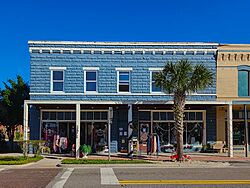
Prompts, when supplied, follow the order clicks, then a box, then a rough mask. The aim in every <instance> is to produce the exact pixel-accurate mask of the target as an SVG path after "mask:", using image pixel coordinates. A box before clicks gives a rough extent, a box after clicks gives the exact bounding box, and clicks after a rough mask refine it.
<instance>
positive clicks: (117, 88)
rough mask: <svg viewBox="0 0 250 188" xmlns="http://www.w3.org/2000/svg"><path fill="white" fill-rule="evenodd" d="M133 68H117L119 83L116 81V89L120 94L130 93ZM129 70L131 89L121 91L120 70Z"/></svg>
mask: <svg viewBox="0 0 250 188" xmlns="http://www.w3.org/2000/svg"><path fill="white" fill-rule="evenodd" d="M132 70H133V69H132V68H116V71H117V83H116V91H117V93H118V94H121V93H122V94H130V93H131V71H132ZM123 71H124V72H129V91H128V92H127V91H125V92H123V91H119V83H120V72H123Z"/></svg>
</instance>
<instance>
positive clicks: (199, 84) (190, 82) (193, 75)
mask: <svg viewBox="0 0 250 188" xmlns="http://www.w3.org/2000/svg"><path fill="white" fill-rule="evenodd" d="M154 78H155V83H156V85H157V86H158V87H161V88H162V89H163V91H164V92H165V93H173V95H174V105H173V112H174V119H175V128H176V135H177V136H176V141H177V155H178V161H181V160H182V159H183V117H184V109H185V103H186V98H187V95H189V94H190V93H193V92H197V91H198V90H203V89H205V88H206V87H208V86H211V85H212V82H213V73H212V72H210V71H209V70H208V69H207V68H206V67H205V66H204V65H201V64H198V65H196V66H194V67H193V66H192V65H191V64H190V63H189V62H188V61H187V60H180V61H178V62H177V63H172V62H169V63H167V64H166V65H165V67H164V69H163V70H162V71H160V72H159V73H158V74H156V75H155V77H154Z"/></svg>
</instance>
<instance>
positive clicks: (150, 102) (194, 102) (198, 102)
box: [24, 100, 232, 105]
mask: <svg viewBox="0 0 250 188" xmlns="http://www.w3.org/2000/svg"><path fill="white" fill-rule="evenodd" d="M24 104H28V105H32V104H128V102H127V101H126V102H123V101H94V100H89V101H82V100H81V101H73V100H72V101H69V100H65V101H62V100H25V101H24ZM129 104H173V101H172V100H169V101H135V102H133V103H132V102H130V103H129ZM186 104H203V105H206V104H214V105H216V104H217V105H225V104H230V105H232V101H186Z"/></svg>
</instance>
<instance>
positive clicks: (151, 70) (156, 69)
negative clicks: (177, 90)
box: [148, 68, 164, 94]
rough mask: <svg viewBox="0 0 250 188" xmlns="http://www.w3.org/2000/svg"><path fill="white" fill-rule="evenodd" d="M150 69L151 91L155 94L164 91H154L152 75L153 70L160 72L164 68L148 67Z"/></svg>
mask: <svg viewBox="0 0 250 188" xmlns="http://www.w3.org/2000/svg"><path fill="white" fill-rule="evenodd" d="M148 70H149V71H150V76H149V79H150V80H149V82H150V93H152V94H155V93H164V92H163V91H152V88H153V87H152V76H153V72H159V71H162V70H163V68H149V69H148Z"/></svg>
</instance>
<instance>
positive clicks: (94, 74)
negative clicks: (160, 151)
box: [24, 41, 232, 157]
mask: <svg viewBox="0 0 250 188" xmlns="http://www.w3.org/2000/svg"><path fill="white" fill-rule="evenodd" d="M217 48H218V44H217V43H167V42H162V43H161V42H68V41H29V51H30V100H29V101H25V104H24V125H25V128H26V129H25V130H26V132H25V138H24V139H28V133H27V127H28V125H29V126H30V139H42V140H46V141H47V145H48V146H49V147H51V148H52V149H53V147H54V146H55V140H56V139H58V137H63V138H66V139H67V140H68V144H67V145H68V146H67V148H68V150H67V151H69V150H70V149H71V147H72V145H73V144H76V148H77V151H78V148H79V146H80V145H82V144H88V145H91V146H92V148H93V150H94V151H100V150H103V149H104V148H105V146H107V142H108V138H110V140H111V141H113V142H114V141H116V142H117V143H118V146H117V149H118V151H122V150H126V149H127V138H128V137H129V136H130V135H131V134H132V135H133V136H135V137H137V138H138V140H139V142H140V144H141V149H142V150H143V148H144V147H143V146H145V144H146V140H147V135H149V134H156V135H158V136H159V138H160V144H161V147H164V146H165V145H170V144H174V143H175V142H176V140H175V128H174V118H173V112H172V110H171V108H172V104H173V95H172V94H166V93H163V92H162V91H161V88H158V87H156V86H155V82H154V77H153V75H154V74H155V73H157V72H158V71H160V70H162V68H163V67H164V65H165V64H166V63H167V62H169V61H172V62H177V61H178V60H182V59H187V60H188V61H189V62H191V63H192V64H193V65H196V64H203V65H205V66H206V67H207V68H208V69H209V70H211V71H212V72H213V73H214V82H213V85H212V86H211V87H208V88H206V89H205V90H202V91H199V92H197V93H193V94H191V95H190V96H188V100H187V106H186V112H185V120H184V143H185V144H189V145H202V144H206V143H207V141H216V140H217V137H218V135H220V130H218V126H217V127H216V124H217V122H218V117H216V114H218V113H219V112H218V111H219V110H220V107H221V108H223V109H225V108H228V109H229V110H228V113H227V114H228V116H229V121H228V124H229V125H232V113H230V112H232V109H231V108H232V104H231V102H230V101H228V100H224V99H221V100H217V93H216V78H217V76H218V75H217V73H216V68H217V67H216V65H217V63H216V61H217ZM222 93H223V92H222ZM220 95H221V94H220V93H219V96H220ZM225 105H226V106H225ZM223 117H224V116H223ZM109 125H110V128H111V134H110V135H108V128H109ZM131 125H132V126H131ZM131 127H133V128H134V129H133V131H132V129H131ZM231 127H232V126H231ZM78 156H79V152H77V157H78Z"/></svg>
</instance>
